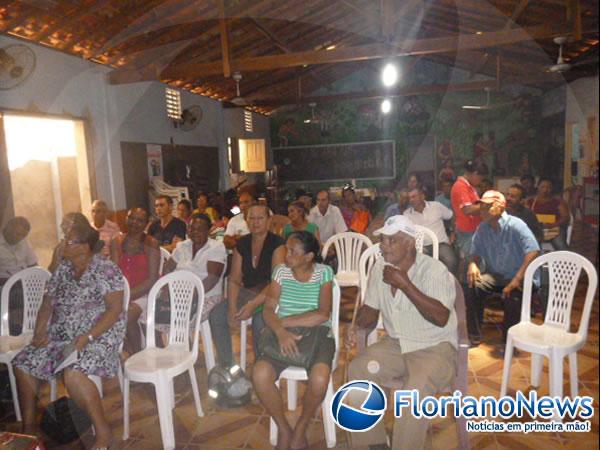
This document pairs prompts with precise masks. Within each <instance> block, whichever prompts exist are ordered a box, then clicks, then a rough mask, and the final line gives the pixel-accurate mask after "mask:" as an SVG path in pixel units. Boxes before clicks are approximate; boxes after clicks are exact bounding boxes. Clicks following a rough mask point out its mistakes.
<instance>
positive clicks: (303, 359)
mask: <svg viewBox="0 0 600 450" xmlns="http://www.w3.org/2000/svg"><path fill="white" fill-rule="evenodd" d="M287 331H289V332H290V333H293V334H298V335H301V336H302V339H300V340H299V341H296V346H297V347H298V354H297V355H284V354H283V353H281V348H280V347H279V339H277V336H276V335H275V333H274V332H273V330H271V329H270V328H269V327H265V328H264V329H263V330H262V332H261V334H260V338H259V341H258V352H259V353H260V355H261V356H266V357H267V358H269V359H272V360H275V361H277V362H280V363H283V364H286V365H288V366H298V367H303V368H304V369H309V368H310V366H311V365H312V363H313V360H314V359H315V355H316V353H317V348H318V347H319V345H320V344H321V343H323V341H324V340H325V338H327V335H328V334H329V327H325V326H317V327H294V328H288V329H287Z"/></svg>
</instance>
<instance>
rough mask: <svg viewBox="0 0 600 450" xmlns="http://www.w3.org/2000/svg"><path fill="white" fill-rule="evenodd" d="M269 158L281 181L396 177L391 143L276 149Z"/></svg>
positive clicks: (393, 144)
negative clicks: (273, 163) (277, 170)
mask: <svg viewBox="0 0 600 450" xmlns="http://www.w3.org/2000/svg"><path fill="white" fill-rule="evenodd" d="M273 158H274V162H275V164H277V166H278V169H279V172H278V173H279V178H281V180H282V181H288V182H292V181H305V182H311V181H342V180H351V179H354V180H381V179H391V178H396V152H395V142H394V141H392V140H387V141H372V142H354V143H347V144H326V145H306V146H298V147H278V148H274V149H273Z"/></svg>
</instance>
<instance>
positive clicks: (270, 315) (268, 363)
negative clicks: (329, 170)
mask: <svg viewBox="0 0 600 450" xmlns="http://www.w3.org/2000/svg"><path fill="white" fill-rule="evenodd" d="M286 249H287V254H286V256H285V265H283V264H281V265H279V266H277V267H276V268H275V271H274V272H273V281H272V282H271V284H270V285H269V287H268V290H267V300H266V303H265V310H264V312H263V317H264V320H265V323H266V325H267V326H268V327H269V328H270V329H271V330H273V332H274V333H275V335H276V336H277V339H278V341H279V345H280V347H281V351H282V353H284V354H294V353H297V352H298V348H297V346H296V341H297V340H299V339H300V336H299V335H296V334H294V333H292V332H291V331H290V330H289V328H292V327H316V326H326V327H331V321H330V318H331V307H332V280H333V270H332V269H331V267H329V266H326V265H323V264H319V263H318V261H319V260H320V258H319V254H320V251H319V250H320V248H319V241H318V240H317V239H316V238H315V236H314V235H313V234H311V233H309V232H307V231H296V232H294V233H292V234H291V235H290V236H289V238H288V240H287V242H286ZM334 354H335V341H334V339H333V338H332V337H326V338H325V340H324V342H322V343H321V345H319V346H318V348H317V350H316V353H315V356H314V360H313V362H312V365H311V367H310V368H309V369H308V370H307V372H308V384H307V387H306V392H305V394H304V403H303V407H302V414H301V415H300V418H299V419H298V421H297V422H296V425H295V427H294V429H292V427H291V425H290V423H289V422H288V420H287V418H286V417H285V414H284V409H283V400H282V398H281V394H280V392H279V389H278V388H277V386H275V381H277V379H278V378H279V375H280V374H281V372H282V371H283V370H284V369H286V367H287V366H286V365H285V364H282V363H280V362H279V361H276V360H273V359H271V358H269V357H267V356H264V355H261V356H260V357H259V359H258V361H257V362H256V364H255V365H254V369H253V371H252V379H253V384H254V390H255V391H256V394H257V396H258V398H259V400H260V402H261V403H262V405H263V406H264V407H265V408H266V410H267V412H268V413H269V415H270V416H271V417H272V418H273V420H274V421H275V423H276V424H277V448H282V449H283V448H285V449H289V448H296V449H300V448H308V443H307V440H306V430H307V428H308V425H309V424H310V422H311V420H313V418H314V415H315V413H316V411H317V409H318V408H319V407H320V406H321V403H322V402H323V399H324V398H325V393H326V391H327V385H328V383H329V377H330V374H331V365H332V362H333V357H334Z"/></svg>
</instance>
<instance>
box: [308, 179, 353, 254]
mask: <svg viewBox="0 0 600 450" xmlns="http://www.w3.org/2000/svg"><path fill="white" fill-rule="evenodd" d="M308 221H309V222H312V223H315V224H316V225H317V226H318V227H319V233H320V235H321V242H322V243H323V244H325V243H326V242H327V240H328V239H329V238H330V237H331V236H333V235H335V234H338V233H343V232H344V231H347V230H348V227H346V222H345V221H344V218H343V217H342V213H341V211H340V208H338V207H337V206H335V205H332V204H331V203H330V200H329V191H326V190H322V191H319V192H318V193H317V206H314V207H313V208H312V209H311V210H310V214H309V216H308Z"/></svg>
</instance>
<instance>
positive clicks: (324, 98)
mask: <svg viewBox="0 0 600 450" xmlns="http://www.w3.org/2000/svg"><path fill="white" fill-rule="evenodd" d="M495 85H496V81H495V80H489V81H470V82H468V83H460V84H434V85H415V86H404V87H400V88H397V89H396V90H394V91H389V90H383V89H379V90H373V91H366V92H349V93H345V94H334V95H317V96H311V97H304V98H302V99H300V101H298V99H297V98H296V97H295V96H294V97H289V98H271V99H263V100H257V101H255V102H253V103H252V106H284V105H294V104H308V103H313V102H314V103H317V104H322V103H331V102H339V101H345V100H367V99H378V98H384V97H387V98H389V97H405V96H411V95H422V94H425V95H426V94H436V93H444V92H462V91H478V90H483V89H484V88H485V87H491V88H493V87H495Z"/></svg>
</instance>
